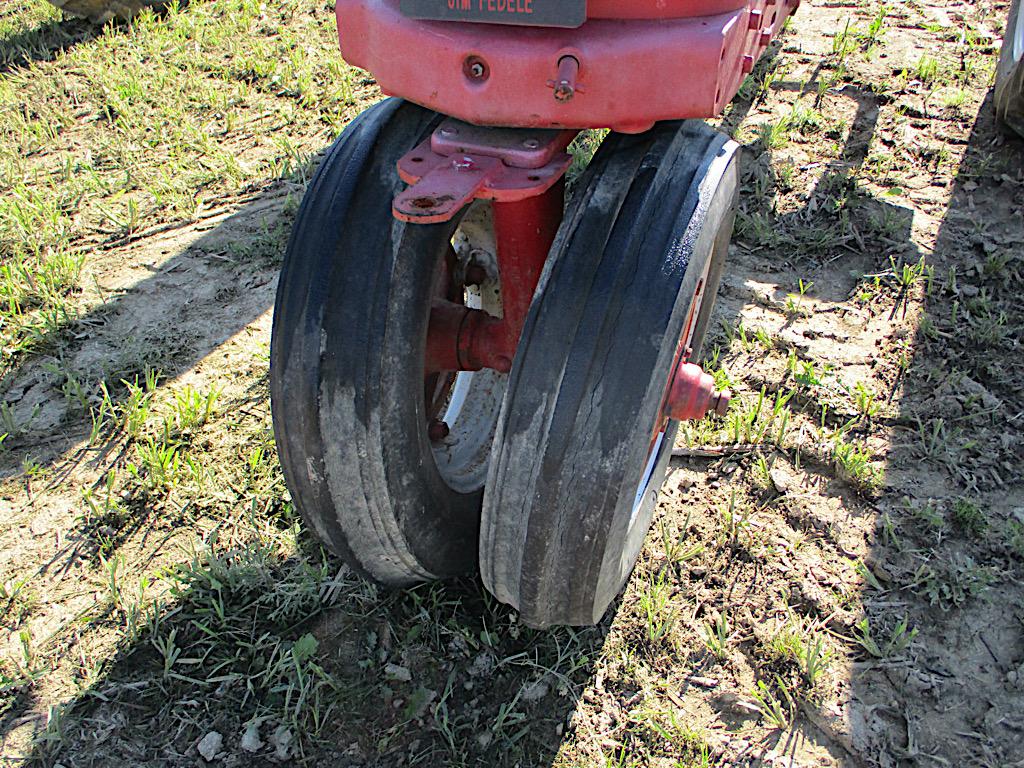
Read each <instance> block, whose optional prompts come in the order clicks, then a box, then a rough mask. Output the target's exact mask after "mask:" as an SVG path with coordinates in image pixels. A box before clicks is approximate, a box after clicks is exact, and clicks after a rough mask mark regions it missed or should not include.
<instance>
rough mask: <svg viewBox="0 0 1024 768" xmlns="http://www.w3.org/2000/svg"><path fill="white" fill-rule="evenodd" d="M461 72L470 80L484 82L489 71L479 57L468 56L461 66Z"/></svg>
mask: <svg viewBox="0 0 1024 768" xmlns="http://www.w3.org/2000/svg"><path fill="white" fill-rule="evenodd" d="M462 71H463V72H464V73H465V75H466V77H468V78H469V79H470V80H486V79H487V77H488V75H489V74H490V71H489V70H488V68H487V62H485V61H484V60H483V59H481V58H480V57H479V56H470V57H469V58H468V59H466V61H465V63H463V65H462Z"/></svg>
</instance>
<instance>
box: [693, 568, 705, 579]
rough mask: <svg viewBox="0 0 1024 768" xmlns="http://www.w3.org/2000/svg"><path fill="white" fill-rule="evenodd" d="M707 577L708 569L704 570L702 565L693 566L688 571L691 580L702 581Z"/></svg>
mask: <svg viewBox="0 0 1024 768" xmlns="http://www.w3.org/2000/svg"><path fill="white" fill-rule="evenodd" d="M707 575H708V569H707V568H705V567H704V566H703V565H695V566H694V567H693V568H691V569H690V578H691V579H703V578H704V577H705V576H707Z"/></svg>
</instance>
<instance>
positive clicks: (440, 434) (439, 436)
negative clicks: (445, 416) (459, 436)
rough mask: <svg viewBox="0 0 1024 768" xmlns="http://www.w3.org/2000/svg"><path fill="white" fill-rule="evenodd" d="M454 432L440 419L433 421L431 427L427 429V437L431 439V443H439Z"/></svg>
mask: <svg viewBox="0 0 1024 768" xmlns="http://www.w3.org/2000/svg"><path fill="white" fill-rule="evenodd" d="M451 432H452V430H451V428H450V427H449V426H448V425H447V424H446V423H445V422H443V421H441V420H440V419H433V420H432V421H431V422H430V426H429V427H427V437H429V438H430V442H432V443H439V442H441V441H442V440H444V439H445V438H446V437H448V435H450V434H451Z"/></svg>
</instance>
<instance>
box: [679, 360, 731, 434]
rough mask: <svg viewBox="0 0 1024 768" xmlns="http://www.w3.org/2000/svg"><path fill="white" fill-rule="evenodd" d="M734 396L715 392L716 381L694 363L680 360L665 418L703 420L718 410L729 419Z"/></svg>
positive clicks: (720, 414)
mask: <svg viewBox="0 0 1024 768" xmlns="http://www.w3.org/2000/svg"><path fill="white" fill-rule="evenodd" d="M731 400H732V393H731V392H730V391H729V390H725V391H723V392H719V391H717V390H716V389H715V379H714V377H712V376H711V375H710V374H707V373H704V370H703V369H702V368H701V367H700V366H699V365H695V364H694V363H688V362H686V361H685V360H680V362H679V367H678V368H676V372H675V375H674V376H673V378H672V383H671V384H670V385H669V390H668V399H667V401H666V403H665V416H667V417H668V418H670V419H675V420H676V421H690V420H693V419H702V418H704V417H705V416H707V415H708V414H709V413H711V412H712V411H714V412H715V413H717V414H718V415H719V416H725V414H726V412H728V410H729V402H730V401H731Z"/></svg>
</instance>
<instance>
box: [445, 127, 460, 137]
mask: <svg viewBox="0 0 1024 768" xmlns="http://www.w3.org/2000/svg"><path fill="white" fill-rule="evenodd" d="M441 135H442V136H458V135H459V129H458V128H454V127H452V126H450V125H446V126H444V127H442V128H441Z"/></svg>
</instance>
